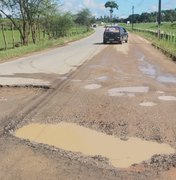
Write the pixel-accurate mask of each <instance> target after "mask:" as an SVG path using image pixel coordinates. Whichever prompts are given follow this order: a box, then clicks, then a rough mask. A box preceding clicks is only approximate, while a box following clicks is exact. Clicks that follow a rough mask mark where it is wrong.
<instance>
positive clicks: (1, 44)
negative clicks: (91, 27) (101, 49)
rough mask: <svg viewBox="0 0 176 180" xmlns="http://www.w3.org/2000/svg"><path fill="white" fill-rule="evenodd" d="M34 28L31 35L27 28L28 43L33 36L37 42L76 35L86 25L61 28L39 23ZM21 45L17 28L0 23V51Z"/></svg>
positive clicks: (85, 28) (84, 29) (83, 30)
mask: <svg viewBox="0 0 176 180" xmlns="http://www.w3.org/2000/svg"><path fill="white" fill-rule="evenodd" d="M34 28H35V34H33V35H32V32H31V30H29V37H28V38H29V40H28V41H29V44H30V43H33V42H34V41H33V39H34V38H35V40H36V43H37V42H40V41H44V40H50V39H57V38H61V37H67V36H68V37H69V36H76V35H79V34H82V33H85V32H87V31H88V29H87V27H85V26H79V25H75V26H73V27H72V28H63V27H59V26H58V25H53V26H50V27H46V26H45V27H44V26H43V25H42V24H39V25H36V26H35V27H34ZM34 36H35V37H34ZM22 45H23V40H22V37H21V35H20V32H19V30H17V29H16V28H15V27H14V26H13V24H11V23H0V51H4V50H7V49H12V48H17V47H20V46H22Z"/></svg>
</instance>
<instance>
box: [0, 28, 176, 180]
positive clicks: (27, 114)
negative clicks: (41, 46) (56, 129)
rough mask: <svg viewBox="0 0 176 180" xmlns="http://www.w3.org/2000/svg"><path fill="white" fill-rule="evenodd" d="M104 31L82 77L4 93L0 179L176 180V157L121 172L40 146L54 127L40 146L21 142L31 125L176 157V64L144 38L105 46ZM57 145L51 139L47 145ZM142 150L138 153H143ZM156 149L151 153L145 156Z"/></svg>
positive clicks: (100, 160)
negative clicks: (166, 149)
mask: <svg viewBox="0 0 176 180" xmlns="http://www.w3.org/2000/svg"><path fill="white" fill-rule="evenodd" d="M100 32H101V33H102V31H99V32H98V34H97V35H98V36H99V38H98V39H96V40H97V42H95V39H94V41H93V42H92V46H93V47H94V46H95V48H98V49H99V51H97V52H96V53H95V54H94V56H93V57H91V58H88V60H87V61H86V60H85V59H84V61H83V62H84V63H83V64H82V65H80V64H79V65H80V66H79V67H77V69H76V70H75V71H73V70H74V69H73V70H72V72H70V71H69V72H68V73H64V74H62V75H61V74H60V75H59V74H57V73H55V74H52V73H51V74H49V73H46V74H45V73H44V70H43V72H42V73H41V72H37V73H38V74H32V76H33V77H32V78H33V79H34V78H36V79H40V80H41V79H42V77H43V79H44V80H45V81H46V80H47V81H48V82H49V83H50V86H49V87H50V88H49V89H42V88H39V89H36V88H30V87H28V88H1V91H0V111H1V114H0V125H1V129H0V159H1V162H0V179H5V180H6V179H8V180H12V179H42V180H43V179H63V180H67V179H68V180H70V179H92V180H94V179H96V180H97V179H108V180H112V179H119V180H120V179H125V180H126V179H127V180H128V179H129V180H131V179H134V180H137V179H146V180H150V179H164V180H165V179H168V180H172V179H175V178H176V168H175V167H176V154H174V153H172V154H164V155H154V156H152V157H151V158H149V159H144V160H143V161H142V162H140V163H133V164H131V165H130V166H129V167H126V168H120V167H119V168H118V167H115V166H113V164H112V163H111V162H110V161H109V159H108V158H107V157H103V156H100V155H101V154H97V155H86V154H84V153H81V152H75V151H71V150H64V149H63V148H57V147H55V146H54V145H53V146H52V145H47V144H48V143H40V142H39V143H38V141H37V139H39V137H40V136H42V134H45V132H47V131H45V130H46V129H47V128H45V129H41V130H40V132H39V134H38V135H37V137H36V138H35V139H34V140H33V141H29V140H27V139H25V138H24V139H20V138H17V137H16V136H15V135H16V132H17V131H18V129H20V128H23V127H27V125H31V124H38V125H39V124H45V125H58V124H59V123H60V122H67V123H74V124H77V125H80V126H81V127H86V128H89V129H91V130H95V131H96V132H102V133H103V134H106V135H110V136H115V137H116V138H119V139H121V140H122V141H123V142H126V143H128V141H129V140H130V138H139V139H141V140H143V141H146V142H154V143H157V144H159V145H162V144H163V143H165V144H166V145H168V146H170V147H172V148H173V150H174V151H175V148H176V64H175V63H174V62H173V61H171V60H170V59H168V58H167V57H166V56H165V55H163V54H162V53H161V52H159V51H158V50H157V49H155V48H154V47H152V46H151V44H150V43H149V42H148V41H146V40H144V39H143V38H141V37H138V36H137V35H134V34H130V38H129V43H127V44H125V43H124V44H122V45H117V44H111V45H103V44H101V40H100V39H101V38H100V37H102V34H101V33H100ZM83 42H84V41H82V44H84V43H83ZM86 42H87V41H86ZM89 43H90V41H89ZM65 48H66V47H65ZM49 53H50V52H49ZM80 53H81V52H80ZM70 61H71V58H70ZM36 63H37V61H36ZM7 69H8V68H7ZM23 75H24V72H22V73H21V74H20V75H18V76H20V77H23ZM1 76H5V75H1ZM6 76H8V75H6ZM24 77H25V78H26V77H27V75H24ZM30 77H31V75H30ZM56 77H57V78H56ZM58 77H59V78H58ZM43 79H42V80H43ZM68 133H69V132H68ZM32 134H33V133H32ZM65 136H66V135H65ZM110 136H109V137H110ZM50 138H51V139H50ZM52 138H54V137H49V136H48V141H51V140H52ZM29 139H30V138H29ZM102 141H103V140H102ZM141 146H143V145H142V144H141V145H139V146H137V147H136V151H139V152H140V149H141ZM114 148H115V147H114V146H112V147H110V151H111V150H112V151H113V149H114ZM151 149H152V146H149V147H148V148H146V152H147V151H149V150H151ZM126 150H127V149H124V152H126ZM130 150H131V151H132V147H131V148H130V147H129V151H130ZM117 153H118V150H117ZM156 154H157V153H156Z"/></svg>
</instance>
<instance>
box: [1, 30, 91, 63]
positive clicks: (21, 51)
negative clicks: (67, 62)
mask: <svg viewBox="0 0 176 180" xmlns="http://www.w3.org/2000/svg"><path fill="white" fill-rule="evenodd" d="M93 32H94V30H91V31H89V32H86V31H85V28H84V29H83V28H81V29H76V33H72V34H69V35H68V36H66V37H62V38H58V39H50V40H48V39H42V40H41V41H39V42H37V43H36V44H32V43H31V44H29V45H28V46H21V47H18V48H14V49H8V50H3V51H0V62H4V61H7V60H8V59H10V58H17V57H22V56H24V55H26V54H29V53H32V52H37V51H41V50H44V49H48V48H52V47H57V46H63V45H65V44H67V43H68V42H72V41H75V40H79V39H82V38H84V37H87V36H89V35H91V34H93Z"/></svg>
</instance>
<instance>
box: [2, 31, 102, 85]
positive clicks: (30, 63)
mask: <svg viewBox="0 0 176 180" xmlns="http://www.w3.org/2000/svg"><path fill="white" fill-rule="evenodd" d="M102 32H103V29H102V28H98V29H97V30H96V32H95V33H94V34H93V35H92V36H90V37H88V38H85V39H83V40H80V41H77V42H72V43H69V44H68V45H67V46H63V47H59V48H55V49H53V50H49V51H46V52H39V53H36V54H35V55H31V56H27V57H23V58H20V59H17V60H15V61H11V62H7V63H2V64H0V85H10V86H13V85H39V86H40V85H48V86H49V85H50V84H51V83H52V82H53V81H54V80H55V79H57V78H58V77H60V76H61V75H65V74H67V73H69V72H71V71H74V70H75V69H76V68H77V67H78V66H80V65H81V64H83V63H84V62H85V61H86V60H90V59H91V58H92V57H93V56H94V55H96V54H97V53H99V52H100V51H101V50H102V49H104V47H103V46H101V45H100V44H101V43H102ZM43 74H45V75H43ZM46 74H47V75H46ZM59 75H60V76H59ZM48 77H49V78H48Z"/></svg>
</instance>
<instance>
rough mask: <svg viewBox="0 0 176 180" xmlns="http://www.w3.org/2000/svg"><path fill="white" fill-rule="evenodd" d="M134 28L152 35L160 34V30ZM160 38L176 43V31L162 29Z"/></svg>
mask: <svg viewBox="0 0 176 180" xmlns="http://www.w3.org/2000/svg"><path fill="white" fill-rule="evenodd" d="M133 30H134V31H138V32H143V33H149V34H150V35H153V36H155V37H157V36H158V31H154V30H150V29H140V28H133ZM160 39H161V40H164V41H167V42H169V43H171V44H175V45H176V33H174V32H164V31H161V32H160Z"/></svg>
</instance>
